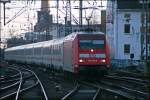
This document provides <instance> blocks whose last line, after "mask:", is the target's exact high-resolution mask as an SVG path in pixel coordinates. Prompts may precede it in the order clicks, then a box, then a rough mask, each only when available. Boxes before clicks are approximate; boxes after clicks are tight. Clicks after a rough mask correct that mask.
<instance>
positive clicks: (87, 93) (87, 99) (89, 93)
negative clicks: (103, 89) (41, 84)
mask: <svg viewBox="0 0 150 100" xmlns="http://www.w3.org/2000/svg"><path fill="white" fill-rule="evenodd" d="M76 84H77V85H76V86H75V87H74V89H73V90H71V91H70V92H69V93H68V94H66V95H65V96H64V97H63V98H62V100H78V99H80V100H96V99H97V97H98V95H99V93H100V87H99V86H98V85H94V84H90V83H86V82H81V81H80V82H78V83H76Z"/></svg>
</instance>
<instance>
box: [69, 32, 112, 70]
mask: <svg viewBox="0 0 150 100" xmlns="http://www.w3.org/2000/svg"><path fill="white" fill-rule="evenodd" d="M72 48H73V65H74V72H75V73H78V72H79V71H83V70H85V69H88V68H89V69H90V70H91V69H96V70H103V71H107V69H108V68H109V64H110V61H109V50H108V49H109V48H108V45H107V41H106V37H105V35H104V34H100V33H99V34H78V35H77V36H76V38H75V39H74V41H73V46H72Z"/></svg>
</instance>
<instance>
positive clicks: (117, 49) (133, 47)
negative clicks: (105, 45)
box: [106, 0, 150, 60]
mask: <svg viewBox="0 0 150 100" xmlns="http://www.w3.org/2000/svg"><path fill="white" fill-rule="evenodd" d="M147 3H148V2H147ZM145 5H146V3H145ZM147 5H149V3H148V4H147ZM143 6H144V5H143V4H142V3H141V1H140V0H132V1H130V0H109V1H108V2H107V9H106V33H107V37H108V40H109V44H110V49H111V50H110V51H111V58H112V59H121V60H127V59H131V58H133V60H141V58H142V56H145V55H146V50H145V49H144V47H145V46H146V45H145V44H146V41H145V42H144V40H145V38H144V40H142V38H141V37H142V36H143V35H144V33H143V32H142V30H141V29H142V28H143V25H144V24H145V23H144V22H142V20H143V18H142V15H143V11H144V12H146V10H145V9H143ZM147 23H150V21H148V20H147ZM147 25H149V24H147ZM149 27H150V26H148V27H147V28H149ZM147 34H149V32H148V31H147ZM144 36H145V35H144ZM142 41H143V42H142ZM147 43H148V41H147ZM149 46H150V45H149V43H148V44H147V48H148V49H147V55H148V56H150V47H149ZM142 52H143V53H142Z"/></svg>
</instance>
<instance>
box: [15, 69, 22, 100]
mask: <svg viewBox="0 0 150 100" xmlns="http://www.w3.org/2000/svg"><path fill="white" fill-rule="evenodd" d="M21 85H22V72H20V84H19V87H18V90H17V94H16V98H15V100H18V97H19V92H20V89H21Z"/></svg>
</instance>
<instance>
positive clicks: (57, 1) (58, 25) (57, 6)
mask: <svg viewBox="0 0 150 100" xmlns="http://www.w3.org/2000/svg"><path fill="white" fill-rule="evenodd" d="M58 8H59V1H58V0H57V36H58V37H60V34H59V25H58V24H59V23H58Z"/></svg>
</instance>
